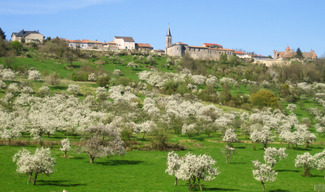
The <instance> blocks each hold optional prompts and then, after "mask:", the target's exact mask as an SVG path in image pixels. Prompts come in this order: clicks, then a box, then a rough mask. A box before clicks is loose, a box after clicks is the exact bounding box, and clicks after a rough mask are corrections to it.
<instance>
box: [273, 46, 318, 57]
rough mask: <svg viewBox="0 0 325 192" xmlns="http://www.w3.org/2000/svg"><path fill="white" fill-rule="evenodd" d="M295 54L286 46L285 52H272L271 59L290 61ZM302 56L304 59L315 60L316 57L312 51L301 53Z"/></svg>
mask: <svg viewBox="0 0 325 192" xmlns="http://www.w3.org/2000/svg"><path fill="white" fill-rule="evenodd" d="M296 55H297V53H296V52H295V51H294V50H293V49H290V47H289V46H287V48H286V50H285V51H283V52H280V51H276V50H274V51H273V58H274V59H290V58H295V57H296ZM302 55H303V57H304V58H306V59H317V55H316V53H315V51H314V50H310V52H302Z"/></svg>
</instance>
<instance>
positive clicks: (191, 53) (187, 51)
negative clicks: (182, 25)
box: [165, 28, 234, 60]
mask: <svg viewBox="0 0 325 192" xmlns="http://www.w3.org/2000/svg"><path fill="white" fill-rule="evenodd" d="M165 52H166V54H167V55H169V56H173V57H183V56H185V55H186V56H188V57H191V58H193V59H202V60H217V59H219V58H220V56H221V55H222V54H225V55H227V56H228V57H229V56H231V55H233V54H234V50H232V49H224V48H223V47H222V46H221V45H219V44H214V43H203V45H202V46H190V45H187V44H185V43H181V42H178V43H175V44H173V43H172V34H171V32H170V28H168V32H167V35H166V49H165Z"/></svg>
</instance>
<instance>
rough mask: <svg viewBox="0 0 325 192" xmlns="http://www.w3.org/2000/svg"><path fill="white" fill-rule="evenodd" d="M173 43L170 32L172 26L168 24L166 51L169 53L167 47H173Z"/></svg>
mask: <svg viewBox="0 0 325 192" xmlns="http://www.w3.org/2000/svg"><path fill="white" fill-rule="evenodd" d="M172 44H173V41H172V33H171V32H170V28H169V26H168V31H167V35H166V48H165V53H166V54H167V48H169V47H171V46H172Z"/></svg>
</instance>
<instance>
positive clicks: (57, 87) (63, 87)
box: [52, 85, 68, 90]
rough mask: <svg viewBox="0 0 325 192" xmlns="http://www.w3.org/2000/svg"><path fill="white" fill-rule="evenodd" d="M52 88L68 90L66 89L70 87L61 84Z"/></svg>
mask: <svg viewBox="0 0 325 192" xmlns="http://www.w3.org/2000/svg"><path fill="white" fill-rule="evenodd" d="M52 88H53V89H57V90H66V89H68V87H67V86H60V85H56V86H53V87H52Z"/></svg>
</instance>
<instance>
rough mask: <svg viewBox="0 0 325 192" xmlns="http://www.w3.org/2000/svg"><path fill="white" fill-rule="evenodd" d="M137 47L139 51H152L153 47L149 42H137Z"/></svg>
mask: <svg viewBox="0 0 325 192" xmlns="http://www.w3.org/2000/svg"><path fill="white" fill-rule="evenodd" d="M135 49H136V50H138V51H139V52H150V51H151V50H153V47H152V46H151V45H150V44H149V43H136V44H135Z"/></svg>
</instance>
